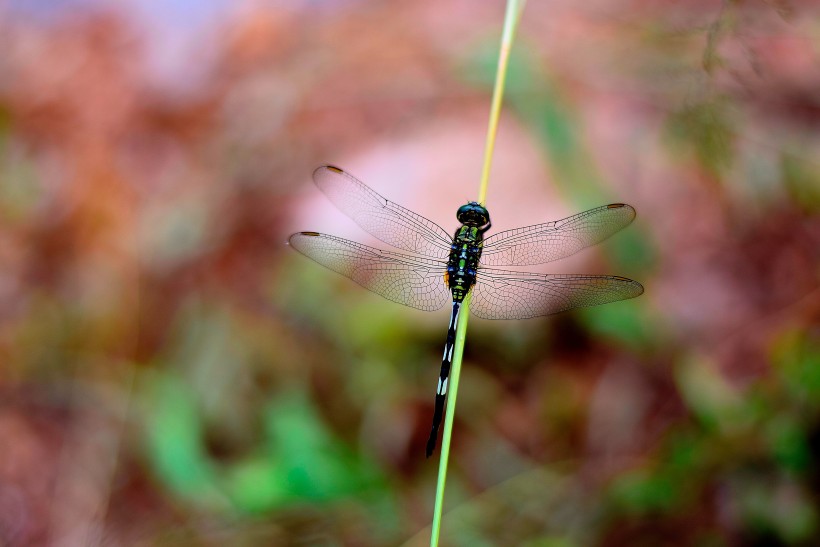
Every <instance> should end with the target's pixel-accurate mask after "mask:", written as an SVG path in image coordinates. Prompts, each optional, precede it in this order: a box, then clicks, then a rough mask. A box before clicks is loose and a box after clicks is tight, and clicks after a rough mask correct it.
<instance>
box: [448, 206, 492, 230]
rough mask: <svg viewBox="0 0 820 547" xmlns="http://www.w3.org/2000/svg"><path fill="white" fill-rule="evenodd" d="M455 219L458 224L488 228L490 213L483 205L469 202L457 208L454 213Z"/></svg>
mask: <svg viewBox="0 0 820 547" xmlns="http://www.w3.org/2000/svg"><path fill="white" fill-rule="evenodd" d="M456 218H457V219H458V221H459V222H460V223H462V224H465V225H467V226H472V227H474V228H484V227H485V226H486V227H489V224H490V213H489V212H488V211H487V209H486V208H485V207H484V206H483V205H481V204H480V203H478V202H476V201H471V202H469V203H468V204H466V205H462V206H461V207H459V208H458V211H457V212H456ZM485 230H486V228H485ZM485 230H482V231H485Z"/></svg>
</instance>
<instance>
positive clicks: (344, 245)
mask: <svg viewBox="0 0 820 547" xmlns="http://www.w3.org/2000/svg"><path fill="white" fill-rule="evenodd" d="M288 244H290V246H291V247H293V248H294V249H296V250H297V251H299V252H300V253H302V254H303V255H305V256H307V257H308V258H310V259H312V260H315V261H316V262H318V263H319V264H321V265H322V266H324V267H326V268H329V269H331V270H333V271H334V272H337V273H340V274H342V275H343V276H345V277H349V278H350V279H352V280H353V281H355V282H356V283H358V284H359V285H361V286H362V287H364V288H365V289H368V290H371V291H373V292H374V293H376V294H380V295H381V296H383V297H385V298H387V299H388V300H392V301H393V302H398V303H399V304H404V305H405V306H410V307H411V308H417V309H420V310H424V311H434V310H437V309H439V308H441V307H442V306H443V305H444V304H445V303H447V302H448V301H449V300H450V293H449V290H448V288H447V286H446V284H445V282H444V273H445V271H446V267H445V266H446V265H445V263H444V262H439V261H436V260H429V259H424V258H421V257H415V256H410V255H405V254H402V253H394V252H390V251H381V250H379V249H375V248H373V247H368V246H367V245H362V244H361V243H356V242H353V241H348V240H346V239H342V238H340V237H336V236H331V235H326V234H320V233H317V232H298V233H295V234H293V235H292V236H290V238H289V239H288Z"/></svg>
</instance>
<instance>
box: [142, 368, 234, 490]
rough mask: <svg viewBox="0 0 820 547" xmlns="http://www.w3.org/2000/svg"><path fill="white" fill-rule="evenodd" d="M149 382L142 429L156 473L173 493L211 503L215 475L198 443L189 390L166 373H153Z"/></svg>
mask: <svg viewBox="0 0 820 547" xmlns="http://www.w3.org/2000/svg"><path fill="white" fill-rule="evenodd" d="M150 384H151V385H150V388H149V395H148V397H147V400H148V404H147V405H146V407H147V414H148V415H147V416H146V428H147V436H148V451H149V456H150V457H151V460H152V462H153V463H154V466H155V469H156V471H157V473H158V474H159V475H160V477H161V478H162V480H163V482H165V483H166V484H167V485H168V486H169V487H170V488H171V489H172V490H174V491H175V492H176V493H178V494H180V495H182V496H184V497H187V498H190V499H196V500H197V501H199V502H204V503H206V504H210V503H213V502H215V501H216V500H217V498H218V497H219V496H218V492H217V490H216V489H215V487H214V486H215V480H216V476H217V475H216V470H215V468H214V467H213V466H212V465H211V464H210V462H209V461H208V457H207V454H206V453H205V450H204V447H203V445H202V439H201V433H202V422H201V419H200V414H199V412H198V410H197V404H196V399H195V395H194V393H193V391H192V390H191V388H190V387H189V386H188V385H187V384H185V383H184V382H181V381H179V380H177V379H175V378H173V377H172V376H170V375H165V376H156V377H154V378H152V379H151V382H150Z"/></svg>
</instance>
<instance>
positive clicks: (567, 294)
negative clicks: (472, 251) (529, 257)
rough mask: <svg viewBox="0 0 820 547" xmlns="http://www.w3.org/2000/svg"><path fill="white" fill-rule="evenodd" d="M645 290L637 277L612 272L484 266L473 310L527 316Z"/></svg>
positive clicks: (494, 316) (495, 315) (480, 313)
mask: <svg viewBox="0 0 820 547" xmlns="http://www.w3.org/2000/svg"><path fill="white" fill-rule="evenodd" d="M641 293H643V286H642V285H641V284H640V283H638V282H637V281H633V280H631V279H627V278H625V277H618V276H613V275H550V274H536V273H526V272H514V271H507V270H496V269H491V268H481V269H479V270H478V276H477V280H476V285H475V287H474V288H473V297H472V300H471V301H470V311H472V312H473V313H475V314H476V315H477V316H478V317H482V318H484V319H528V318H530V317H539V316H542V315H551V314H553V313H558V312H562V311H567V310H571V309H574V308H581V307H586V306H597V305H599V304H607V303H609V302H616V301H618V300H626V299H627V298H635V297H636V296H638V295H640V294H641Z"/></svg>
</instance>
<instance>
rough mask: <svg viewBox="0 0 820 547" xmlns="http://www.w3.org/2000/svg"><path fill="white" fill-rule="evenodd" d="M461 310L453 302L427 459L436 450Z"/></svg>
mask: <svg viewBox="0 0 820 547" xmlns="http://www.w3.org/2000/svg"><path fill="white" fill-rule="evenodd" d="M460 309H461V303H460V302H453V312H452V313H451V314H450V326H449V327H448V328H447V342H446V343H445V344H444V355H442V357H441V374H439V378H438V386H437V387H436V407H435V412H434V413H433V427H432V429H431V430H430V438H429V439H427V449H426V454H427V457H428V458H429V457H430V455H432V454H433V450H435V448H436V439H437V438H438V428H439V426H440V425H441V419H442V417H443V416H444V401H445V400H446V399H447V379H448V378H449V376H450V364H451V363H452V362H453V348H454V347H455V343H456V324H457V323H458V312H459V310H460Z"/></svg>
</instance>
